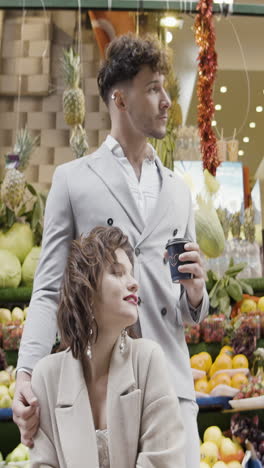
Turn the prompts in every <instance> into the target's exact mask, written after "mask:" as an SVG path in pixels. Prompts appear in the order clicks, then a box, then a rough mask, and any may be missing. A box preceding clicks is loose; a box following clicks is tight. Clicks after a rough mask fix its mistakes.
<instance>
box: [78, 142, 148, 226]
mask: <svg viewBox="0 0 264 468" xmlns="http://www.w3.org/2000/svg"><path fill="white" fill-rule="evenodd" d="M87 164H88V166H89V167H90V169H92V171H93V172H95V173H96V174H97V176H98V177H100V179H101V180H102V181H103V182H104V184H105V185H106V186H107V188H108V190H109V191H110V192H111V193H112V195H113V196H114V197H115V199H116V200H117V201H118V203H120V205H121V206H122V208H123V209H124V210H125V212H126V214H127V215H128V217H129V219H130V220H131V222H132V223H133V224H134V226H135V227H136V228H137V230H138V232H139V233H140V234H141V233H142V231H143V229H144V227H145V224H144V220H143V218H142V216H141V214H140V211H139V209H138V207H137V205H136V202H135V200H134V198H133V195H132V193H131V192H130V190H129V188H128V186H127V183H126V180H125V177H124V176H123V174H122V171H121V170H120V167H119V165H118V162H117V161H116V160H115V158H114V157H113V154H112V153H111V151H110V150H109V148H108V147H107V145H105V144H104V143H103V144H102V146H101V147H100V148H99V149H98V150H97V151H96V152H95V153H93V155H91V156H88V157H87ZM106 203H107V200H106Z"/></svg>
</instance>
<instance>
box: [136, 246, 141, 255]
mask: <svg viewBox="0 0 264 468" xmlns="http://www.w3.org/2000/svg"><path fill="white" fill-rule="evenodd" d="M139 254H140V248H139V247H136V248H135V255H136V256H137V257H138V256H139Z"/></svg>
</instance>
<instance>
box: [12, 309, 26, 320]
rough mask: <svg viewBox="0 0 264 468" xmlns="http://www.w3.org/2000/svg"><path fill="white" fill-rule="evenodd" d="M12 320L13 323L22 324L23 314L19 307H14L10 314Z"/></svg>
mask: <svg viewBox="0 0 264 468" xmlns="http://www.w3.org/2000/svg"><path fill="white" fill-rule="evenodd" d="M11 316H12V320H13V321H14V322H15V321H16V320H18V321H19V322H23V320H24V312H23V310H22V309H21V308H20V307H14V309H13V310H12V312H11Z"/></svg>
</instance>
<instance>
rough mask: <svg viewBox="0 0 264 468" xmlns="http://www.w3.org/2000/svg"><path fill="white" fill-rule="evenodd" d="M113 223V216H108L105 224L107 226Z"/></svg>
mask: <svg viewBox="0 0 264 468" xmlns="http://www.w3.org/2000/svg"><path fill="white" fill-rule="evenodd" d="M113 223H114V220H113V218H108V220H107V224H108V225H109V226H112V224H113Z"/></svg>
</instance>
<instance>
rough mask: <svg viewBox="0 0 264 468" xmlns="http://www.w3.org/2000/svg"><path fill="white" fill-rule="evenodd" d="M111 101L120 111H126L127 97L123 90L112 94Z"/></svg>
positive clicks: (116, 90)
mask: <svg viewBox="0 0 264 468" xmlns="http://www.w3.org/2000/svg"><path fill="white" fill-rule="evenodd" d="M111 99H112V100H113V101H114V103H115V105H116V107H117V108H118V109H119V110H121V111H123V110H126V102H125V95H124V91H123V90H121V89H115V90H114V91H113V92H112V94H111Z"/></svg>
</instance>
